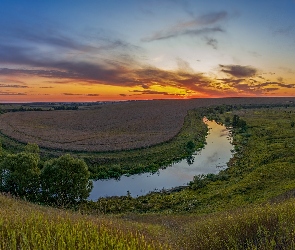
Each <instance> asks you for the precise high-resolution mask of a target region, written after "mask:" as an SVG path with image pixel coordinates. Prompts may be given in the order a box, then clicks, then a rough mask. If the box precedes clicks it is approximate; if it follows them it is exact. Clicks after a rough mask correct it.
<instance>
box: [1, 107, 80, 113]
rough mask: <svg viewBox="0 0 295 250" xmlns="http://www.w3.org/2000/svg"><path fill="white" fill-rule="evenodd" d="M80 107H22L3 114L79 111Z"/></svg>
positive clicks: (8, 110)
mask: <svg viewBox="0 0 295 250" xmlns="http://www.w3.org/2000/svg"><path fill="white" fill-rule="evenodd" d="M78 109H79V106H78V105H75V106H68V105H60V106H52V107H46V108H41V107H38V108H32V107H24V106H21V107H19V108H13V109H6V110H3V112H24V111H53V110H78Z"/></svg>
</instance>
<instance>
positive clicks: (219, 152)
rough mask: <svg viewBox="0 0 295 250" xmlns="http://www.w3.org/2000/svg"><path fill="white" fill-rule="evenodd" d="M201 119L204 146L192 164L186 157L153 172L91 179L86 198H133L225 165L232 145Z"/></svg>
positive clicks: (216, 126)
mask: <svg viewBox="0 0 295 250" xmlns="http://www.w3.org/2000/svg"><path fill="white" fill-rule="evenodd" d="M204 122H205V123H206V124H207V125H208V127H209V133H208V135H207V138H206V142H207V144H206V146H205V148H204V149H202V150H201V151H198V152H196V153H195V154H194V155H193V159H194V161H193V163H192V164H188V161H187V160H186V159H184V160H182V161H181V162H179V163H176V164H173V165H172V166H170V167H167V168H166V169H161V170H159V171H158V172H157V173H155V174H151V173H145V174H138V175H132V176H129V177H127V176H121V178H120V180H115V179H108V180H98V181H94V182H93V189H92V191H91V193H90V196H89V200H94V201H95V200H97V199H98V198H100V197H108V196H122V195H127V191H129V192H130V194H131V196H133V197H137V196H141V195H145V194H147V193H149V192H151V191H160V190H162V189H171V188H174V187H178V186H185V185H187V184H188V183H189V182H190V181H192V180H193V177H194V176H195V175H199V174H208V173H214V174H216V173H218V172H219V171H220V170H222V169H225V168H226V167H227V162H228V161H229V159H230V158H231V157H232V151H231V150H233V145H232V144H231V137H230V135H229V131H228V130H227V129H226V128H225V127H224V126H223V125H219V124H217V123H216V122H215V121H208V120H206V119H204Z"/></svg>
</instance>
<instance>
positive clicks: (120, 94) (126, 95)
mask: <svg viewBox="0 0 295 250" xmlns="http://www.w3.org/2000/svg"><path fill="white" fill-rule="evenodd" d="M119 95H120V96H127V95H126V94H119Z"/></svg>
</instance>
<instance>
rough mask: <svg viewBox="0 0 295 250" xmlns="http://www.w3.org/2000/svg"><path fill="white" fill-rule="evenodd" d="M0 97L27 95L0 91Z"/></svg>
mask: <svg viewBox="0 0 295 250" xmlns="http://www.w3.org/2000/svg"><path fill="white" fill-rule="evenodd" d="M0 95H27V94H26V93H16V92H6V91H0Z"/></svg>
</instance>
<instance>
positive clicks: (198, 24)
mask: <svg viewBox="0 0 295 250" xmlns="http://www.w3.org/2000/svg"><path fill="white" fill-rule="evenodd" d="M227 16H228V13H227V12H225V11H221V12H213V13H208V14H205V15H203V16H200V17H196V18H193V19H192V20H190V21H187V22H181V23H178V24H176V25H174V26H172V27H170V28H167V29H164V30H161V31H157V32H155V33H154V34H153V35H151V36H148V37H145V38H143V39H142V41H143V42H151V41H155V40H163V39H169V38H174V37H178V36H186V35H188V36H199V35H206V34H212V33H216V32H224V30H223V29H222V28H221V27H219V26H216V24H217V23H219V22H220V21H222V20H224V19H226V18H227ZM212 25H215V26H213V27H212Z"/></svg>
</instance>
